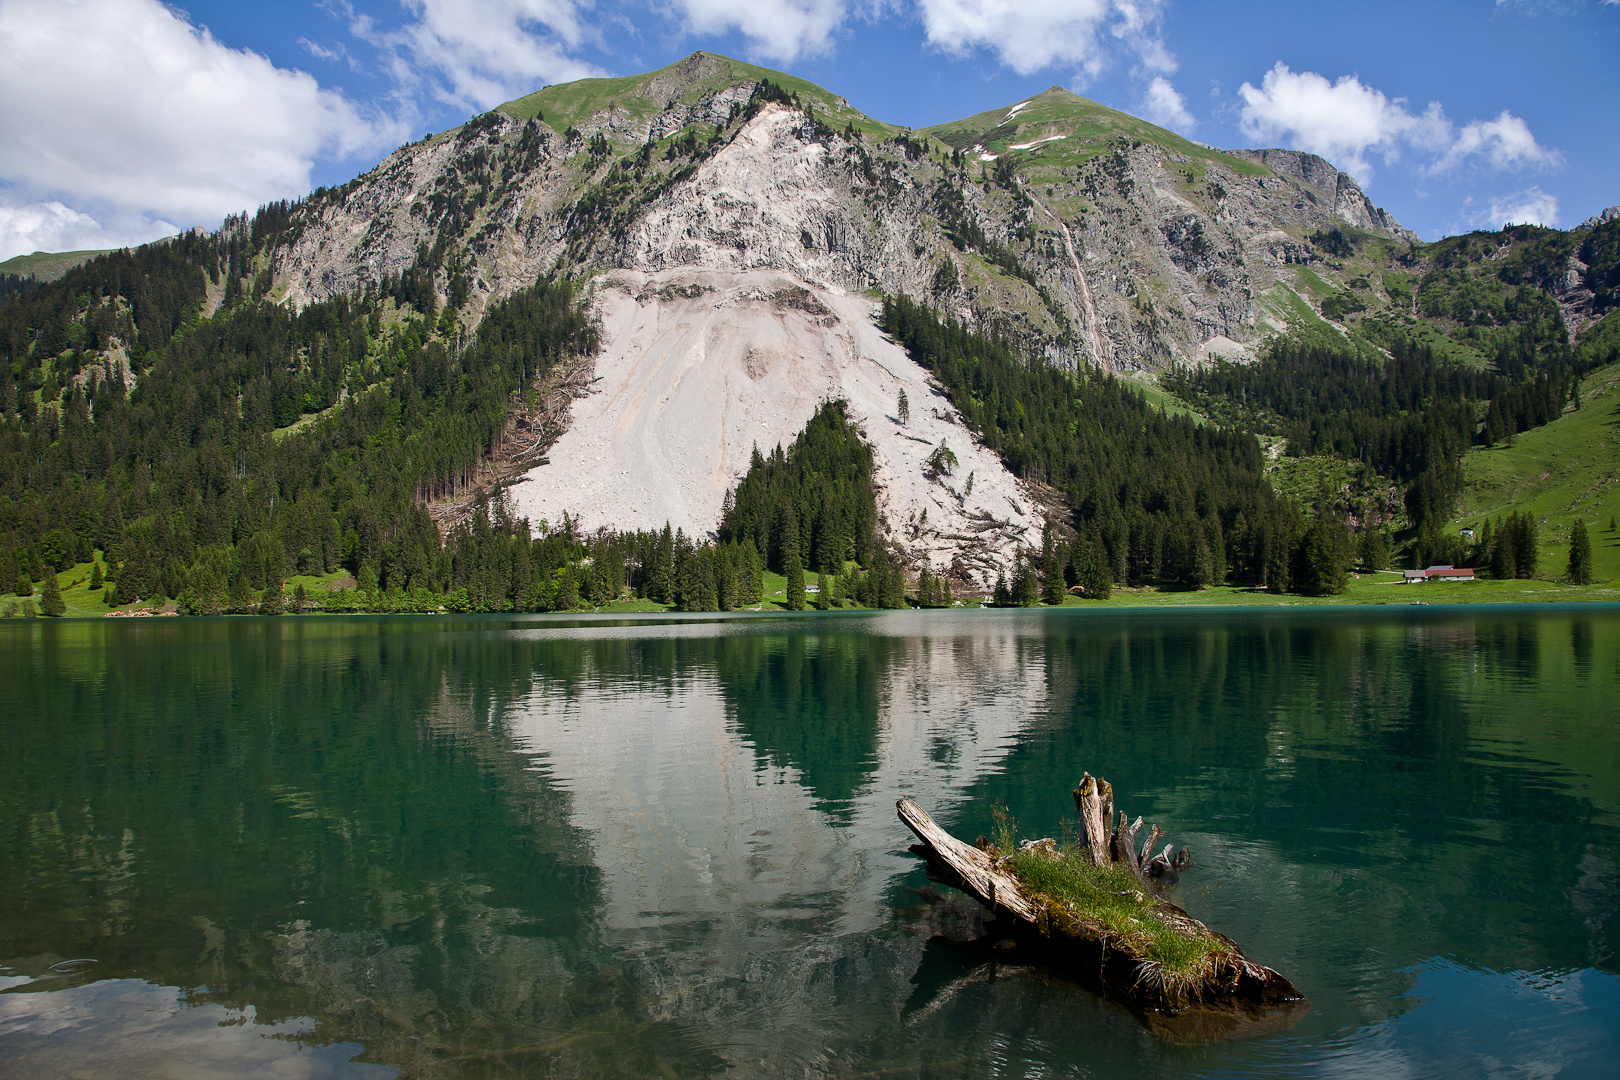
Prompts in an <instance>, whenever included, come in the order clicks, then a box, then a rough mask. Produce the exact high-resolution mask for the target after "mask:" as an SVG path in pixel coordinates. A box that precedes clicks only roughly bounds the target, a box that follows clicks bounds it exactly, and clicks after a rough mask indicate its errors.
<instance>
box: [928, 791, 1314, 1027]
mask: <svg viewBox="0 0 1620 1080" xmlns="http://www.w3.org/2000/svg"><path fill="white" fill-rule="evenodd" d="M1074 800H1075V805H1076V807H1077V808H1078V809H1079V811H1080V836H1079V838H1078V843H1076V844H1075V845H1074V846H1073V847H1072V848H1071V850H1069V851H1067V852H1061V851H1059V850H1058V847H1057V844H1056V843H1055V842H1054V841H1052V840H1050V839H1046V840H1038V841H1025V842H1024V843H1023V844H1022V845H1018V844H1016V843H1015V841H1014V840H1013V839H1012V837H1011V836H1010V834H1009V835H1008V836H1005V837H1003V838H1001V839H1002V844H1001V846H1000V848H994V847H992V846H991V845H988V844H985V845H984V846H983V847H975V846H973V845H969V844H965V843H963V842H962V841H961V840H958V839H957V838H956V837H954V836H952V835H951V834H950V833H948V832H946V831H945V830H944V829H943V828H941V827H940V826H939V824H938V823H936V822H935V821H934V819H933V818H931V817H929V816H928V814H927V812H926V811H924V810H923V809H922V808H921V807H920V806H918V805H917V804H916V803H914V802H912V801H911V800H910V799H901V800H900V801H899V802H898V803H897V804H896V807H897V809H898V811H899V814H900V820H901V821H903V822H904V823H905V825H906V827H907V828H909V829H910V830H911V831H912V832H913V833H914V834H916V837H917V840H918V841H919V842H918V843H916V844H913V845H912V847H911V851H912V852H913V853H914V854H916V855H920V856H922V857H923V858H924V859H926V860H928V876H929V877H930V878H931V879H933V880H935V881H938V882H940V883H942V884H945V885H950V886H953V887H955V888H957V889H960V890H962V891H963V892H965V893H967V894H968V895H969V896H971V897H973V898H974V899H975V900H977V901H978V902H979V903H981V904H983V905H984V906H985V907H987V908H989V909H990V911H991V913H992V914H993V915H995V916H996V917H997V918H998V919H1002V920H1005V922H1006V923H1008V924H1010V927H1011V930H1012V936H1014V937H1017V938H1021V939H1023V943H1024V944H1026V945H1028V946H1030V947H1031V948H1032V950H1033V951H1035V952H1036V953H1037V954H1038V955H1040V956H1041V957H1042V958H1043V959H1045V960H1046V961H1047V962H1049V963H1051V964H1053V965H1054V966H1055V967H1058V968H1060V969H1062V968H1069V969H1071V970H1074V971H1076V972H1081V973H1084V974H1085V975H1087V976H1088V977H1100V978H1101V980H1102V982H1103V983H1104V985H1105V986H1106V987H1107V988H1108V989H1109V990H1111V991H1113V992H1115V993H1117V994H1119V995H1121V996H1123V997H1124V998H1125V999H1126V1001H1127V1002H1128V1003H1130V1004H1131V1005H1133V1006H1135V1007H1138V1008H1144V1009H1148V1010H1154V1011H1158V1012H1164V1013H1175V1012H1179V1011H1181V1010H1185V1009H1188V1008H1190V1007H1194V1006H1208V1005H1224V1004H1232V1005H1244V1006H1272V1005H1294V1006H1298V1005H1302V1004H1305V999H1304V997H1303V995H1301V994H1300V992H1299V991H1298V990H1297V989H1295V988H1294V984H1293V983H1291V982H1289V981H1288V980H1287V979H1286V978H1284V977H1283V976H1282V975H1279V974H1278V973H1277V972H1275V971H1273V970H1272V969H1270V968H1268V967H1266V966H1264V965H1262V964H1258V963H1256V962H1255V961H1253V960H1251V959H1250V958H1249V957H1248V955H1247V954H1245V953H1244V951H1243V950H1242V949H1241V948H1239V947H1238V945H1237V943H1236V942H1234V941H1233V940H1232V939H1231V938H1229V937H1226V936H1225V935H1224V934H1219V933H1216V932H1215V931H1213V930H1211V929H1210V928H1209V927H1207V926H1205V925H1204V924H1203V923H1201V922H1199V921H1198V920H1197V919H1194V918H1193V917H1192V916H1191V915H1188V914H1187V913H1186V912H1185V911H1183V910H1182V909H1181V908H1179V907H1177V906H1176V905H1174V904H1172V903H1170V902H1169V901H1168V900H1166V899H1164V898H1163V896H1162V895H1160V893H1162V892H1163V891H1164V890H1165V889H1167V888H1168V887H1169V886H1170V885H1173V884H1174V883H1175V882H1176V881H1177V880H1178V879H1179V878H1180V876H1181V874H1182V873H1183V872H1185V871H1186V870H1187V869H1188V868H1189V867H1190V866H1191V865H1192V864H1191V860H1190V858H1189V856H1188V852H1187V850H1186V849H1185V848H1183V849H1182V850H1181V851H1179V852H1176V851H1174V849H1173V846H1172V845H1168V844H1167V845H1166V846H1165V848H1164V850H1163V851H1162V852H1160V853H1158V854H1157V855H1155V854H1154V853H1153V847H1154V845H1156V844H1157V843H1158V841H1159V839H1160V838H1161V836H1162V834H1161V833H1160V831H1159V829H1158V828H1157V827H1156V826H1154V827H1152V828H1150V829H1149V831H1148V835H1147V837H1146V839H1145V840H1144V842H1143V843H1142V844H1141V845H1140V847H1138V845H1137V835H1138V833H1139V832H1140V830H1141V828H1142V819H1141V818H1137V819H1136V820H1135V821H1134V822H1132V823H1130V824H1129V825H1127V824H1126V822H1125V815H1124V814H1122V813H1121V814H1116V812H1115V810H1114V793H1113V788H1112V787H1111V786H1110V785H1109V783H1108V782H1107V781H1106V780H1100V779H1096V778H1094V777H1092V776H1091V774H1089V773H1087V774H1086V775H1085V776H1084V778H1083V779H1082V780H1081V781H1080V786H1079V787H1078V788H1076V789H1075V792H1074ZM1110 823H1111V825H1112V827H1111V828H1110V827H1109V825H1110ZM983 843H984V842H983V841H981V844H983ZM987 847H989V848H991V849H990V850H986V849H985V848H987ZM1307 1007H1308V1006H1307Z"/></svg>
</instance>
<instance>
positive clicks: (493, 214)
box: [270, 53, 1410, 583]
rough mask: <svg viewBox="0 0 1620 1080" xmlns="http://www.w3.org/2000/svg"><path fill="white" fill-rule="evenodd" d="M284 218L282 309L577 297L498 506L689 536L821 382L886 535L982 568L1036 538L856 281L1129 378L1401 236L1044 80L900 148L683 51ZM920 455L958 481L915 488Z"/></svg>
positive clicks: (404, 154) (1321, 169) (798, 94)
mask: <svg viewBox="0 0 1620 1080" xmlns="http://www.w3.org/2000/svg"><path fill="white" fill-rule="evenodd" d="M765 79H769V80H770V81H771V82H772V83H773V84H775V86H776V87H777V88H778V89H777V90H775V91H773V92H772V93H771V94H769V95H764V96H761V95H759V94H757V93H756V87H758V86H760V84H761V81H762V80H765ZM297 215H298V217H297V224H298V227H297V228H295V229H292V230H290V231H289V232H288V234H287V236H288V237H289V239H287V240H286V241H284V242H283V243H282V245H281V246H280V247H278V248H277V249H276V250H274V251H272V252H271V253H270V258H271V263H272V268H273V274H274V279H275V284H274V288H275V290H276V292H275V294H274V295H278V296H280V297H282V298H284V299H286V300H288V301H289V302H291V303H293V304H295V305H296V304H302V303H306V302H309V301H312V300H316V299H322V298H326V297H330V296H334V295H338V294H347V293H353V292H356V291H359V290H363V289H365V288H367V287H368V286H370V285H373V284H375V283H378V282H380V281H382V280H383V279H384V278H386V277H388V276H390V275H399V274H413V275H415V276H416V277H417V279H418V280H421V279H424V278H425V279H426V280H429V281H431V283H432V286H431V287H432V290H433V291H434V292H435V293H437V295H438V298H439V300H438V306H440V307H445V306H448V308H449V311H448V312H447V313H446V317H447V318H451V319H453V320H457V321H459V322H460V324H461V325H462V327H463V328H465V329H469V330H470V329H472V328H473V327H474V326H476V324H477V322H478V320H479V318H480V317H481V316H482V313H483V312H484V310H485V309H486V308H487V306H488V305H489V304H490V303H493V302H495V301H498V300H499V299H500V298H502V297H504V296H506V295H508V294H510V293H512V292H514V291H515V290H517V289H519V288H523V287H525V286H527V285H529V284H531V283H532V282H533V281H534V280H535V279H536V278H537V277H540V276H542V275H544V274H548V273H552V272H558V271H561V272H563V273H567V274H571V275H574V276H576V277H581V278H584V279H586V280H587V281H589V282H591V283H592V284H591V285H590V295H591V296H592V298H593V299H592V302H593V304H594V305H595V307H596V311H597V313H598V314H599V316H600V318H601V319H602V324H603V329H604V337H605V339H606V347H605V350H604V352H603V354H602V356H601V357H600V358H599V359H598V376H599V377H600V380H601V381H600V382H599V383H598V384H596V385H597V387H598V392H597V393H596V394H594V395H592V396H590V397H587V398H585V399H583V400H581V401H578V402H576V403H575V405H574V413H573V426H572V429H571V430H569V431H568V432H567V434H565V435H564V436H563V437H562V439H561V440H560V441H559V442H558V443H557V444H556V446H555V447H553V449H552V451H551V452H550V455H549V456H550V464H548V465H545V466H542V467H540V468H538V469H536V470H535V471H534V472H532V473H531V474H530V475H529V477H528V479H527V480H526V481H525V482H524V483H522V484H520V485H518V487H517V488H516V489H515V495H516V496H517V498H518V501H519V504H520V505H521V506H522V507H523V508H525V510H526V511H527V512H529V513H530V514H531V516H532V517H535V518H539V517H546V518H549V519H552V520H556V519H558V518H559V517H560V514H561V512H562V511H563V510H567V511H568V512H569V513H570V514H571V515H581V516H582V517H583V519H584V521H585V522H586V523H588V524H606V525H614V526H618V527H626V526H632V525H649V526H650V525H661V524H662V523H663V521H664V520H665V519H667V520H669V521H671V522H672V523H675V524H680V525H682V527H684V528H687V529H688V530H689V531H692V532H695V533H698V534H700V535H701V534H703V533H706V532H709V531H711V530H712V529H713V528H714V527H715V525H716V524H717V523H718V519H719V510H720V502H721V499H722V498H723V496H724V493H725V491H726V490H727V489H728V488H729V487H730V486H731V485H732V484H734V483H735V481H736V478H737V476H739V475H740V474H741V472H742V470H743V469H744V468H745V467H746V462H747V460H748V455H749V452H750V450H751V449H752V446H753V444H754V443H756V442H757V443H758V444H759V445H760V446H761V448H764V449H768V448H769V447H771V446H773V445H774V444H775V443H777V442H787V441H788V440H790V439H791V438H792V437H793V435H794V433H796V432H797V431H798V430H799V429H800V428H801V427H802V426H803V425H804V424H805V423H806V422H807V421H808V420H809V418H810V416H811V414H812V413H813V412H814V409H815V406H816V404H817V403H818V402H819V401H820V400H822V399H824V398H827V397H835V396H836V397H844V398H846V399H848V400H849V401H850V402H851V406H852V411H853V413H854V415H855V416H856V417H857V418H858V419H859V420H860V422H862V423H863V424H864V427H865V430H866V432H867V434H868V437H869V438H871V439H872V440H873V443H874V448H875V450H876V454H877V459H878V465H879V481H880V483H881V485H882V487H883V491H882V499H883V504H882V510H883V517H884V528H885V531H886V534H887V536H888V538H889V539H890V540H891V541H892V542H894V543H895V544H896V545H897V546H899V547H901V548H902V550H905V551H907V552H908V553H909V554H910V555H911V557H912V559H913V561H914V563H917V564H921V563H922V562H924V561H926V562H930V563H932V564H933V565H934V567H935V568H936V569H943V568H945V567H947V566H949V567H953V568H955V569H956V570H957V572H958V573H959V574H960V575H961V576H964V577H967V578H969V579H970V580H974V581H976V582H983V583H988V581H989V580H992V579H993V577H994V574H995V573H996V572H997V571H999V570H1000V569H1002V568H1004V567H1005V565H1006V563H1007V561H1008V560H1009V559H1010V558H1011V553H1012V551H1013V549H1014V547H1015V545H1017V544H1024V545H1032V544H1034V543H1037V542H1038V539H1039V520H1038V515H1037V512H1036V511H1035V509H1034V507H1033V504H1032V500H1031V498H1030V493H1029V492H1025V491H1023V490H1021V488H1020V486H1019V484H1018V483H1017V482H1016V481H1015V480H1014V479H1013V478H1012V477H1011V476H1009V475H1007V473H1006V471H1005V469H1004V468H1003V467H1002V466H1001V465H1000V464H999V462H997V461H996V460H995V459H994V458H993V457H992V456H991V455H989V454H987V453H986V452H984V451H983V450H982V449H980V448H978V447H977V446H976V444H975V443H974V441H973V439H972V436H971V435H970V433H968V432H967V431H966V430H965V429H964V428H962V427H961V425H960V422H959V421H957V420H956V419H955V418H954V417H953V415H952V414H951V410H950V409H949V404H948V402H947V401H946V400H945V399H944V398H943V397H942V396H940V395H938V394H936V393H934V392H933V391H932V389H931V387H930V385H929V381H928V379H927V376H926V374H925V373H924V372H923V371H922V369H921V368H919V367H917V365H915V364H914V363H912V362H911V361H910V359H909V358H907V357H906V356H904V354H903V353H902V352H901V351H900V350H899V349H898V348H897V347H895V346H894V345H893V344H892V343H890V342H888V341H887V340H886V339H885V338H884V337H883V335H882V334H881V333H879V332H878V331H877V330H876V328H875V327H874V326H873V321H872V320H873V313H874V310H875V305H874V303H873V302H872V300H871V296H870V294H872V293H875V292H876V291H879V290H881V291H885V292H891V293H901V292H904V293H909V294H912V295H917V296H927V297H928V298H929V299H930V301H931V302H932V303H934V304H935V305H937V306H939V307H941V308H943V309H945V310H947V311H949V312H951V313H952V314H954V315H955V316H957V317H958V318H960V319H962V320H964V321H965V322H967V323H968V324H970V325H974V326H979V327H984V328H994V329H996V330H997V331H998V332H1001V333H1005V334H1008V335H1011V336H1013V337H1014V338H1016V339H1018V340H1020V341H1021V342H1022V343H1023V344H1024V345H1025V346H1026V347H1027V348H1029V349H1030V350H1031V351H1033V352H1036V353H1039V354H1044V355H1045V356H1046V357H1047V358H1048V359H1049V360H1050V361H1052V362H1055V363H1060V364H1072V365H1079V364H1096V365H1100V366H1102V367H1105V368H1107V369H1110V370H1114V371H1121V372H1129V371H1136V370H1147V371H1151V370H1157V369H1161V368H1164V367H1166V366H1168V365H1169V364H1171V363H1173V362H1176V361H1178V360H1191V361H1198V360H1202V359H1204V358H1206V357H1209V356H1213V355H1220V356H1230V357H1242V356H1244V355H1247V354H1248V351H1249V349H1250V348H1251V347H1252V346H1253V345H1254V344H1255V343H1257V342H1258V341H1259V340H1260V339H1261V338H1262V337H1263V336H1264V335H1265V334H1267V333H1269V332H1272V331H1274V330H1277V329H1281V328H1283V327H1284V326H1286V325H1288V323H1289V322H1290V321H1291V320H1293V319H1295V318H1297V313H1298V312H1299V311H1300V310H1301V308H1302V307H1304V308H1306V309H1309V308H1311V307H1313V306H1314V305H1316V304H1319V303H1320V299H1321V297H1320V296H1319V295H1318V291H1319V289H1320V286H1321V282H1322V280H1323V279H1324V278H1326V279H1327V280H1331V279H1332V276H1333V273H1334V270H1333V266H1334V264H1333V261H1332V258H1331V256H1330V254H1329V253H1327V252H1324V251H1323V250H1322V249H1321V248H1320V246H1319V245H1318V244H1317V242H1316V240H1315V239H1314V238H1315V237H1317V236H1319V235H1320V234H1321V233H1322V232H1323V231H1324V230H1327V229H1329V228H1331V227H1333V226H1338V227H1339V228H1340V229H1341V230H1348V231H1350V232H1352V233H1354V234H1356V235H1361V236H1370V237H1375V238H1383V239H1384V240H1386V241H1395V242H1404V241H1405V240H1407V239H1409V238H1410V234H1408V233H1406V232H1405V231H1404V230H1401V229H1400V226H1399V225H1398V224H1397V223H1396V222H1395V221H1394V220H1393V218H1391V217H1390V216H1389V215H1388V214H1387V213H1385V212H1384V211H1382V210H1380V209H1378V208H1377V207H1376V206H1374V205H1373V204H1372V203H1371V202H1370V201H1369V200H1368V199H1367V198H1366V196H1365V195H1364V194H1363V193H1362V192H1361V190H1360V188H1359V187H1358V186H1357V185H1356V184H1355V182H1354V180H1352V179H1351V178H1350V177H1348V176H1346V175H1344V174H1343V173H1340V172H1339V171H1338V170H1336V169H1334V168H1333V166H1331V165H1330V164H1328V163H1327V162H1325V161H1323V160H1322V159H1321V158H1318V157H1314V156H1312V155H1308V154H1299V153H1295V152H1293V151H1286V150H1256V151H1240V152H1236V153H1231V154H1228V153H1223V152H1221V151H1217V150H1212V149H1210V148H1208V147H1204V146H1201V145H1199V144H1196V143H1192V142H1189V141H1187V140H1185V139H1182V138H1181V137H1180V136H1177V135H1174V134H1173V133H1171V132H1168V131H1165V130H1163V129H1160V128H1156V127H1154V126H1152V125H1150V124H1146V123H1144V122H1143V121H1140V120H1137V119H1136V118H1134V117H1130V116H1127V115H1126V114H1123V113H1119V112H1116V111H1115V110H1111V109H1107V108H1106V107H1104V106H1102V105H1099V104H1097V103H1096V102H1091V101H1087V100H1086V99H1084V98H1080V97H1077V96H1076V95H1074V94H1071V93H1069V92H1068V91H1066V90H1062V89H1060V88H1053V89H1052V90H1049V91H1046V92H1044V93H1042V94H1040V95H1037V96H1036V97H1035V98H1032V99H1030V100H1028V101H1025V102H1020V103H1016V104H1014V105H1012V106H1010V107H1008V108H1006V109H1000V110H992V111H991V112H988V113H984V114H981V115H980V116H977V117H970V118H967V119H966V120H962V121H957V122H953V123H949V124H943V125H940V126H938V127H935V128H929V129H926V130H925V131H922V132H909V131H904V130H902V129H899V128H895V127H892V126H889V125H886V124H883V123H880V122H879V121H876V120H873V119H872V118H870V117H867V116H865V115H863V114H862V113H860V112H859V111H858V110H856V109H854V108H852V107H851V106H850V105H849V103H848V102H847V101H845V100H844V99H842V98H840V97H837V96H835V95H833V94H831V93H829V92H827V91H826V90H823V89H821V88H820V87H816V86H814V85H812V84H810V83H806V82H804V81H802V80H798V79H795V78H793V77H792V76H788V75H783V74H781V73H778V72H771V71H768V70H766V69H763V68H756V67H753V66H752V65H748V64H743V63H740V62H738V61H734V60H730V59H728V58H725V57H720V56H715V55H712V54H708V53H695V54H693V55H692V56H690V57H687V58H686V59H685V60H682V61H680V62H679V63H676V64H673V65H670V66H669V67H667V68H664V69H661V70H660V71H656V72H652V73H649V74H647V75H641V76H631V77H627V78H621V79H592V80H583V81H581V82H576V83H570V84H566V85H562V86H553V87H547V88H545V89H544V90H541V91H538V92H536V93H535V94H531V95H529V96H528V97H525V98H521V99H519V100H517V101H514V102H510V103H508V104H507V105H504V106H501V107H500V108H498V109H496V110H494V111H492V112H489V113H485V114H483V115H481V116H479V117H475V118H474V119H472V120H470V121H469V122H468V123H467V124H465V125H463V126H462V127H460V128H457V129H455V130H452V131H448V132H444V133H442V134H439V135H435V136H431V137H429V138H427V139H424V140H422V141H420V142H417V143H412V144H410V145H407V146H403V147H401V148H400V149H399V150H397V151H396V152H395V153H393V154H392V155H390V156H389V157H388V158H387V159H386V160H385V161H383V162H382V163H381V164H380V165H379V166H377V168H375V169H373V170H372V171H371V172H369V173H367V174H366V175H364V176H362V177H359V178H358V179H356V180H354V181H352V182H351V183H349V184H347V185H344V186H343V187H341V188H338V189H335V190H332V191H325V192H321V193H318V194H317V195H315V196H312V197H311V198H310V199H309V200H307V201H306V202H304V203H303V204H301V205H300V206H299V207H298V208H297ZM693 289H696V290H697V291H696V292H692V293H690V295H688V292H683V291H682V290H688V291H689V290H693ZM672 290H673V291H672ZM788 295H792V296H798V295H802V296H804V297H807V298H808V299H807V301H806V304H808V305H810V306H809V307H805V306H800V307H797V308H795V307H793V306H792V305H789V307H788V308H786V309H784V308H783V307H782V304H781V302H780V300H779V299H772V298H773V297H777V298H780V297H781V296H788ZM812 311H814V313H813V314H812V313H811V312H812ZM902 388H903V389H905V390H906V393H907V395H908V397H909V399H910V400H911V401H912V402H913V421H912V424H911V425H909V426H908V427H907V428H905V429H902V428H901V427H900V425H897V424H894V423H893V422H891V420H890V419H889V417H890V416H891V415H892V413H893V411H894V400H895V397H896V396H897V394H898V392H899V391H900V390H901V389H902ZM919 414H921V415H920V417H919ZM942 441H943V442H946V443H948V444H949V446H950V448H951V449H952V451H953V452H954V453H956V454H957V456H958V458H959V460H960V461H961V462H962V467H961V475H959V476H957V477H954V478H951V477H944V478H941V477H925V475H924V471H923V461H924V460H925V458H926V457H927V454H928V453H929V452H930V451H931V450H932V448H933V447H935V446H937V445H938V444H939V443H940V442H942ZM981 459H982V460H981ZM969 477H971V478H972V481H971V482H972V487H971V490H969V489H968V483H969V480H968V478H969ZM925 515H926V516H925ZM992 535H993V536H994V538H995V543H987V542H986V541H987V540H989V539H990V538H991V536H992ZM991 549H996V550H998V551H999V554H990V551H991Z"/></svg>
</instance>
